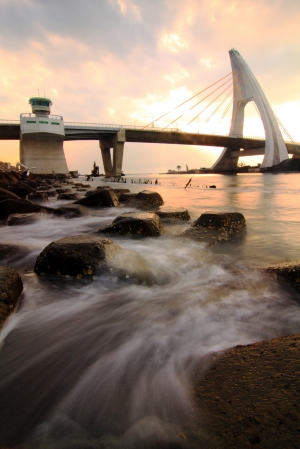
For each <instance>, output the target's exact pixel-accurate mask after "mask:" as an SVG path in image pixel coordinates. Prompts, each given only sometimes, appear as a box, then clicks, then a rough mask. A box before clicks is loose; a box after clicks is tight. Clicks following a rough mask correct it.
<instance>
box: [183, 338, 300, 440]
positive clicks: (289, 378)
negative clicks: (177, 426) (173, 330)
mask: <svg viewBox="0 0 300 449" xmlns="http://www.w3.org/2000/svg"><path fill="white" fill-rule="evenodd" d="M299 372H300V335H299V334H297V335H290V336H286V337H280V338H276V339H273V340H268V341H262V342H259V343H254V344H251V345H246V346H242V345H239V346H236V347H234V348H230V349H227V350H226V351H222V352H220V353H211V354H209V355H208V356H206V357H205V358H204V359H202V360H201V361H200V362H199V363H198V365H197V366H196V367H195V369H194V370H193V373H192V375H191V382H192V385H191V391H192V396H193V403H194V406H195V409H194V429H195V430H196V432H195V433H196V434H197V433H198V435H199V440H198V441H199V442H198V445H197V446H196V447H199V448H200V447H205V448H206V447H208V448H228V449H229V448H235V449H245V448H251V447H253V448H255V447H257V448H261V449H262V448H264V449H275V448H278V449H279V448H288V449H292V448H296V447H299V444H298V443H297V441H298V439H299V430H300V413H299V390H300V377H299ZM203 429H205V431H204V430H203ZM204 435H205V436H206V438H207V440H208V441H207V442H208V444H207V445H206V444H203V445H202V444H201V443H200V442H201V440H202V438H203V437H204ZM187 437H188V435H187ZM194 439H196V435H194Z"/></svg>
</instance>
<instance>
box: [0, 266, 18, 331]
mask: <svg viewBox="0 0 300 449" xmlns="http://www.w3.org/2000/svg"><path fill="white" fill-rule="evenodd" d="M22 290H23V283H22V280H21V277H20V275H19V274H18V273H17V271H16V270H14V269H13V268H12V267H9V266H7V265H1V266H0V327H2V326H3V323H4V321H5V320H6V318H7V317H8V316H9V315H10V314H11V313H12V312H13V310H14V309H15V307H16V305H17V302H18V299H19V297H20V295H21V293H22Z"/></svg>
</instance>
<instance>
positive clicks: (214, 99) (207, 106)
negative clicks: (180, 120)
mask: <svg viewBox="0 0 300 449" xmlns="http://www.w3.org/2000/svg"><path fill="white" fill-rule="evenodd" d="M229 87H230V86H226V88H225V89H224V90H222V92H221V93H220V94H219V95H217V96H216V97H215V98H213V100H212V101H211V102H210V103H208V105H206V106H205V108H203V109H202V111H200V112H199V114H197V115H196V116H195V117H194V118H192V120H190V121H189V123H188V125H190V124H191V123H192V122H193V121H194V120H196V118H198V117H199V116H200V115H201V114H202V112H204V111H205V110H206V109H207V108H209V107H210V106H211V105H212V104H213V103H214V102H215V101H216V100H217V99H218V98H219V97H220V96H221V95H222V94H223V93H224V92H225V91H226V90H227V89H228V88H229Z"/></svg>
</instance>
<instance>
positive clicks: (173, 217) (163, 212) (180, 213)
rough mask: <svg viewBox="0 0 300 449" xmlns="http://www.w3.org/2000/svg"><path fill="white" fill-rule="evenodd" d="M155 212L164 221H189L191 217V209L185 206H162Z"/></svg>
mask: <svg viewBox="0 0 300 449" xmlns="http://www.w3.org/2000/svg"><path fill="white" fill-rule="evenodd" d="M155 213H156V214H157V215H158V216H159V218H160V219H161V220H163V221H178V220H182V221H188V220H190V219H191V217H190V214H189V211H188V210H187V209H185V208H184V207H168V206H161V207H159V208H158V209H157V210H156V211H155Z"/></svg>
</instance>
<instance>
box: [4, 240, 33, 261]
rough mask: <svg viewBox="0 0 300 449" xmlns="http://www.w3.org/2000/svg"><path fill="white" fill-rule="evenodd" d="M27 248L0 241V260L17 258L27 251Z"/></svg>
mask: <svg viewBox="0 0 300 449" xmlns="http://www.w3.org/2000/svg"><path fill="white" fill-rule="evenodd" d="M28 252H29V251H28V249H27V248H25V247H24V246H20V245H17V244H15V243H7V242H5V243H0V260H1V261H5V260H7V259H12V258H15V257H17V258H19V257H20V256H24V255H26V254H27V253H28Z"/></svg>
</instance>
